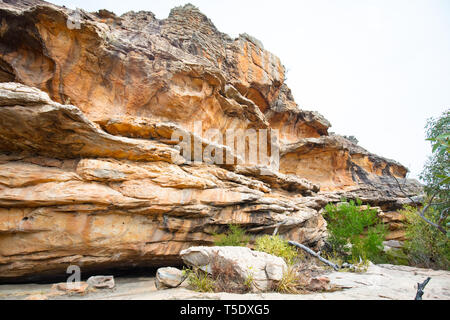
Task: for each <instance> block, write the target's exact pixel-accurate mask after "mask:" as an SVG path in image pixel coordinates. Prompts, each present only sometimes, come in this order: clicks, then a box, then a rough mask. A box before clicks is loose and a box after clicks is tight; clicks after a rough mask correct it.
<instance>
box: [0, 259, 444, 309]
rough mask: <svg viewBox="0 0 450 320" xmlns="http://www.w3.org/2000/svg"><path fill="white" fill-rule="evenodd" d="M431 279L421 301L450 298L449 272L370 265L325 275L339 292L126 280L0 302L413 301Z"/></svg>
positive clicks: (5, 293) (30, 289) (33, 287)
mask: <svg viewBox="0 0 450 320" xmlns="http://www.w3.org/2000/svg"><path fill="white" fill-rule="evenodd" d="M427 277H431V280H430V282H429V283H428V285H427V286H426V288H425V290H424V291H425V294H424V295H423V300H449V299H450V292H449V289H448V288H449V287H450V272H449V271H443V270H440V271H437V270H431V269H422V268H414V267H406V266H393V265H371V266H369V269H368V270H367V272H364V273H355V272H341V271H339V272H337V271H333V272H331V273H329V274H327V278H328V279H329V280H330V284H331V285H335V286H340V287H342V288H343V290H341V291H335V292H315V293H310V294H280V293H275V292H267V293H248V294H235V293H223V292H221V293H200V292H194V291H192V290H188V289H186V288H180V287H179V288H174V289H167V290H157V289H156V287H155V285H154V282H155V278H152V277H146V278H136V277H132V278H126V277H119V278H117V279H116V280H117V281H116V284H117V285H116V289H115V290H114V291H113V290H97V291H91V292H88V294H85V295H80V294H77V295H70V296H69V295H66V294H57V295H56V294H53V293H52V291H51V289H50V285H48V284H28V283H27V284H0V300H3V299H27V297H30V295H37V294H39V297H36V296H35V297H34V298H35V299H52V300H66V299H71V300H72V299H81V300H91V299H96V300H202V299H204V300H211V299H215V300H259V301H261V300H413V299H414V298H415V296H416V292H417V283H422V282H423V281H424V280H425V279H426V278H427Z"/></svg>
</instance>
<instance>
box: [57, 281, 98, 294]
mask: <svg viewBox="0 0 450 320" xmlns="http://www.w3.org/2000/svg"><path fill="white" fill-rule="evenodd" d="M88 288H89V284H88V283H86V282H84V281H80V282H69V283H67V282H61V283H56V284H54V285H53V286H52V290H57V291H64V292H66V293H79V294H85V293H87V290H88Z"/></svg>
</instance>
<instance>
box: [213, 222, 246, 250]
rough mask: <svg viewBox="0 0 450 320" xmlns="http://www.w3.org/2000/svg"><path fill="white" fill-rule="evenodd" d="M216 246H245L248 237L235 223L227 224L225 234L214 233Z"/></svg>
mask: <svg viewBox="0 0 450 320" xmlns="http://www.w3.org/2000/svg"><path fill="white" fill-rule="evenodd" d="M214 237H215V238H216V240H215V241H214V244H215V245H216V246H233V247H241V246H242V247H243V246H246V245H247V244H248V242H249V240H250V237H249V236H247V235H246V234H245V230H244V229H242V228H240V227H239V226H236V225H232V224H230V225H228V232H227V233H225V234H217V233H216V234H214Z"/></svg>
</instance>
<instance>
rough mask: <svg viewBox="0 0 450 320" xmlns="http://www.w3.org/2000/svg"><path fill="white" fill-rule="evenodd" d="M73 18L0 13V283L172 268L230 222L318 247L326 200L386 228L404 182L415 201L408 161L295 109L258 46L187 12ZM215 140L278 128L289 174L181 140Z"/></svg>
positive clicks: (50, 12) (11, 6) (28, 8)
mask: <svg viewBox="0 0 450 320" xmlns="http://www.w3.org/2000/svg"><path fill="white" fill-rule="evenodd" d="M75 13H76V14H77V20H75V23H74V20H73V15H74V11H72V10H69V9H66V8H63V7H58V6H55V5H52V4H49V3H46V2H44V1H36V0H7V1H3V2H2V3H0V280H8V279H17V278H24V277H31V276H41V275H45V274H52V273H55V272H65V269H66V268H67V266H68V265H70V264H77V265H80V266H81V267H82V269H83V268H84V269H83V270H87V269H89V268H97V269H101V268H107V267H108V268H109V267H119V266H126V267H129V266H159V265H167V264H176V263H179V262H180V258H179V252H180V251H181V250H183V249H186V248H188V247H190V246H192V245H210V244H212V241H213V237H212V234H213V233H214V232H221V231H223V230H225V228H226V225H227V224H229V223H234V224H239V225H241V226H243V227H245V228H246V229H247V231H248V232H249V233H252V234H260V233H271V232H273V230H274V229H275V228H276V226H278V225H280V223H281V226H280V227H279V233H281V234H283V235H286V236H287V237H289V238H291V239H293V240H296V241H298V242H303V243H306V244H309V245H311V246H320V245H321V244H322V243H323V240H324V238H325V237H326V223H325V221H324V219H323V218H322V215H321V209H322V208H323V207H324V206H325V205H326V204H327V203H328V202H338V201H340V199H341V197H346V198H349V199H351V198H356V197H359V198H361V199H362V200H363V201H364V202H365V203H369V204H371V205H376V206H379V207H380V210H382V211H384V212H382V214H383V217H384V219H387V221H389V217H394V218H395V217H396V215H395V214H396V210H397V209H399V208H400V207H401V206H402V205H403V204H405V203H408V201H409V200H408V199H407V198H406V197H405V195H404V194H403V193H402V192H401V191H400V189H399V188H398V185H397V181H396V179H397V180H398V181H399V183H400V184H402V185H403V189H404V190H406V192H407V193H409V195H411V196H414V195H417V194H418V193H419V192H420V185H419V184H418V183H417V182H416V181H413V180H408V179H405V176H406V173H407V169H406V168H405V167H404V166H402V165H401V164H399V163H397V162H395V161H393V160H389V159H385V158H382V157H379V156H377V155H374V154H371V153H370V152H368V151H367V150H365V149H363V148H361V147H360V146H358V145H355V144H353V143H352V142H351V141H349V140H347V139H345V138H344V137H341V136H339V135H334V134H333V135H330V134H328V128H329V127H330V124H329V122H328V121H327V120H326V119H325V118H324V117H323V116H321V115H320V114H318V113H316V112H311V111H305V110H301V109H300V108H299V107H298V106H297V104H296V103H295V101H294V99H293V96H292V94H291V92H290V90H289V88H288V87H287V85H286V84H285V82H284V78H285V70H284V67H283V65H282V64H281V62H280V60H279V59H278V58H277V57H276V56H275V55H273V54H272V53H270V52H268V51H267V50H265V49H264V47H263V46H262V44H261V43H260V42H259V41H257V40H256V39H254V38H252V37H251V36H248V35H246V34H243V35H241V36H239V37H238V38H236V39H232V38H230V37H229V36H227V35H226V34H223V33H221V32H219V31H218V30H217V29H216V27H215V26H214V25H213V23H212V22H211V21H210V20H209V19H208V18H207V17H206V16H204V15H203V14H202V13H201V12H200V11H199V10H198V9H196V8H195V7H193V6H191V5H186V6H184V7H177V8H174V9H173V10H172V11H171V13H170V15H169V17H168V18H167V19H163V20H158V19H156V18H155V16H154V15H153V14H152V13H151V12H128V13H126V14H124V15H122V16H116V15H114V14H113V13H111V12H108V11H106V10H101V11H99V12H97V13H88V12H85V11H82V10H81V11H77V12H75ZM71 23H72V24H71ZM200 121H201V123H202V126H201V129H200V132H199V131H198V130H197V131H195V124H196V123H198V122H200ZM208 129H217V130H219V131H220V132H221V133H225V132H226V131H227V130H230V129H231V130H233V131H238V130H240V129H242V130H246V129H255V130H260V129H267V130H268V132H269V135H270V133H271V132H275V131H273V130H278V131H279V140H277V141H276V149H277V150H279V159H280V161H279V167H278V168H276V169H273V168H269V167H264V166H261V165H259V164H258V163H254V162H252V161H250V160H248V159H246V158H245V154H240V153H239V152H235V153H234V154H233V156H235V157H236V159H238V158H239V159H241V161H237V160H236V161H235V162H234V163H232V164H231V165H230V164H226V165H221V164H215V163H207V162H203V163H191V162H188V161H187V160H186V158H185V157H183V156H182V153H181V152H180V150H179V148H177V146H176V145H175V143H174V141H173V140H172V139H171V137H172V134H173V132H174V131H176V130H181V131H183V132H193V133H195V134H196V136H197V137H198V139H203V140H202V141H201V144H200V145H201V147H202V148H204V146H205V145H206V144H207V142H209V141H205V139H204V138H202V137H201V136H202V134H203V133H205V132H206V131H207V130H208ZM194 131H195V132H194ZM258 132H260V131H258ZM194 140H195V139H194ZM206 140H207V139H206ZM250 144H251V143H250V142H249V145H247V146H246V149H245V150H244V151H248V150H249V149H250ZM218 147H220V148H221V147H222V146H221V145H220V144H219V146H218ZM224 148H225V146H224ZM274 150H275V149H274ZM274 150H272V149H271V150H269V152H272V153H273V152H274ZM242 159H243V160H242ZM277 169H279V170H277ZM267 172H269V173H270V174H267ZM394 177H395V178H396V179H394ZM399 219H400V218H399ZM393 225H394V227H393V228H394V229H395V228H396V227H395V226H396V225H395V224H393ZM399 237H400V238H401V235H398V236H395V235H394V236H392V237H391V238H392V239H395V238H399Z"/></svg>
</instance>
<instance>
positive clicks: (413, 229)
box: [402, 207, 450, 270]
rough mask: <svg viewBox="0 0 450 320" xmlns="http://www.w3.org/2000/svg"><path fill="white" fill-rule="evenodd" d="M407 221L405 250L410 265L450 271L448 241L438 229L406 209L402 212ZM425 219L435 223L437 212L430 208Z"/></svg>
mask: <svg viewBox="0 0 450 320" xmlns="http://www.w3.org/2000/svg"><path fill="white" fill-rule="evenodd" d="M402 212H403V213H404V214H405V216H406V219H407V221H408V224H407V227H406V238H407V240H406V241H405V244H404V246H405V249H406V251H407V255H408V259H409V262H410V264H412V265H415V266H418V267H425V268H433V269H447V270H449V269H450V241H449V240H448V238H447V236H446V235H445V234H443V233H442V232H440V231H439V230H438V229H436V228H434V227H432V226H431V225H429V224H428V223H426V222H425V221H424V220H422V219H421V218H420V217H419V215H418V213H417V209H416V208H413V207H406V208H405V209H404V210H403V211H402ZM425 217H426V218H427V219H429V220H430V221H432V222H434V223H436V222H437V221H438V220H439V217H440V213H439V211H438V210H436V209H433V208H430V209H429V210H428V211H427V212H426V213H425Z"/></svg>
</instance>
